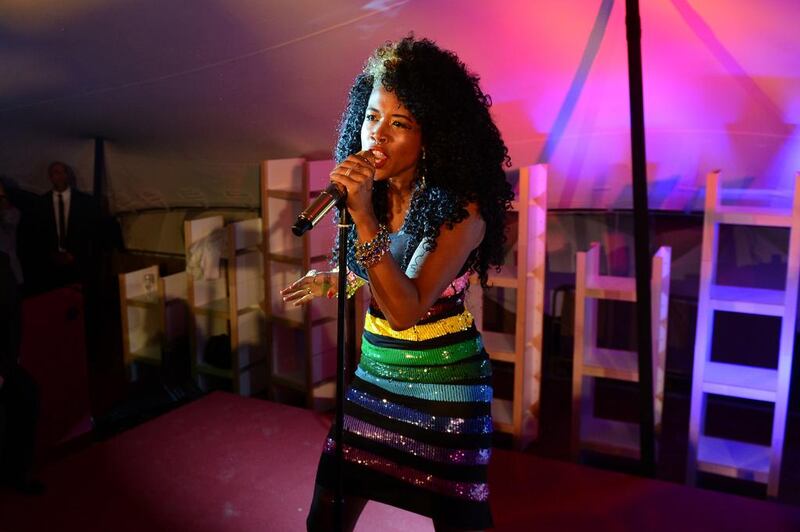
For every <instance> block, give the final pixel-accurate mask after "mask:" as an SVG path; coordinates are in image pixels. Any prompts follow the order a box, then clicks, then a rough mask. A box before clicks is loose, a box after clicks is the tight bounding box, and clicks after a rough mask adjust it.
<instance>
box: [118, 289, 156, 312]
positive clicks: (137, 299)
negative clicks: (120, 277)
mask: <svg viewBox="0 0 800 532" xmlns="http://www.w3.org/2000/svg"><path fill="white" fill-rule="evenodd" d="M125 302H126V303H127V304H128V306H129V307H138V308H158V307H160V306H161V300H160V299H159V297H158V292H152V293H150V294H141V295H138V296H134V297H128V298H125Z"/></svg>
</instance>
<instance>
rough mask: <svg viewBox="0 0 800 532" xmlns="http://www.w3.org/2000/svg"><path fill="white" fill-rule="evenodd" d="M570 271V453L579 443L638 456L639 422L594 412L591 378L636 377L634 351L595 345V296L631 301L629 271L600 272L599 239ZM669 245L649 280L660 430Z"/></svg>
mask: <svg viewBox="0 0 800 532" xmlns="http://www.w3.org/2000/svg"><path fill="white" fill-rule="evenodd" d="M576 262H577V266H576V273H575V340H574V346H573V367H572V443H571V450H572V454H573V456H577V455H578V453H579V452H580V449H581V448H587V449H591V450H593V451H598V452H602V453H608V454H615V455H620V456H626V457H630V458H637V459H638V458H639V455H640V452H639V425H638V424H637V423H628V422H625V421H619V420H612V419H605V418H599V417H595V416H594V415H593V404H594V390H595V379H597V378H603V379H616V380H621V381H628V382H639V360H638V355H637V353H636V352H635V351H624V350H618V349H607V348H601V347H598V346H597V307H598V304H597V302H598V300H601V299H606V300H614V301H627V302H631V303H633V302H636V280H635V279H634V278H633V277H617V276H608V275H600V244H598V243H596V242H594V243H592V245H591V246H590V248H589V251H588V252H579V253H578V254H577V257H576ZM670 262H671V250H670V248H668V247H663V246H662V247H661V248H659V250H658V251H657V252H656V254H655V256H654V257H653V262H652V277H651V282H650V289H651V297H652V336H653V344H652V346H653V349H652V357H653V397H652V400H653V408H654V414H655V423H656V432H660V426H661V414H662V411H663V403H664V370H665V367H666V352H667V321H668V309H669V284H670Z"/></svg>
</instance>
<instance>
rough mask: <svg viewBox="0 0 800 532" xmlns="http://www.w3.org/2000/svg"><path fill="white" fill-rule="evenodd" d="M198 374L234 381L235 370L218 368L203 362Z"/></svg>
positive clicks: (199, 363)
mask: <svg viewBox="0 0 800 532" xmlns="http://www.w3.org/2000/svg"><path fill="white" fill-rule="evenodd" d="M197 372H198V373H202V374H204V375H213V376H214V377H220V378H222V379H229V380H232V379H233V370H231V369H222V368H217V367H214V366H211V365H209V364H205V363H203V362H198V364H197Z"/></svg>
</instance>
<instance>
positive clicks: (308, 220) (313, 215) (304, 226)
mask: <svg viewBox="0 0 800 532" xmlns="http://www.w3.org/2000/svg"><path fill="white" fill-rule="evenodd" d="M346 197H347V189H344V188H343V189H339V185H337V184H336V183H331V184H330V185H328V187H327V188H326V189H325V190H323V191H322V192H320V194H319V196H317V197H316V198H315V199H314V201H312V202H311V205H309V206H308V207H306V209H305V210H304V211H303V212H301V213H300V214H299V215H298V216H297V221H296V222H295V223H294V225H293V226H292V233H294V234H295V236H303V234H304V233H305V232H306V231H308V230H310V229H312V228H313V227H314V226H316V225H317V223H318V222H319V221H320V220H321V219H322V217H323V216H325V214H327V213H328V211H329V210H331V209H332V208H333V207H334V206H335V205H338V204H339V202H341V201H344V199H345V198H346Z"/></svg>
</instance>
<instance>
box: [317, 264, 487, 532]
mask: <svg viewBox="0 0 800 532" xmlns="http://www.w3.org/2000/svg"><path fill="white" fill-rule="evenodd" d="M468 284H469V283H468V277H467V275H464V276H462V277H460V278H458V279H456V280H455V281H454V282H453V283H451V285H450V286H449V287H448V288H447V290H446V291H445V292H444V293H443V294H442V296H441V297H440V298H439V299H438V300H437V301H436V302H435V303H434V305H433V306H432V307H431V309H430V310H429V311H428V312H427V314H426V315H425V316H424V317H423V319H422V320H420V321H419V322H418V323H417V325H415V326H414V327H412V328H410V329H407V330H404V331H397V330H394V329H392V327H391V326H390V325H389V323H388V322H387V321H386V319H385V318H384V316H383V314H382V313H381V311H380V309H379V308H378V307H377V305H376V303H375V301H374V299H373V301H372V302H371V304H370V308H369V311H368V312H367V315H366V318H365V324H364V335H363V338H362V352H361V360H360V363H359V365H358V368H357V369H356V372H355V377H354V380H353V382H352V384H351V386H350V388H349V389H348V390H347V392H346V403H345V411H344V447H343V451H344V456H345V479H344V485H345V493H347V494H351V495H355V496H359V497H364V498H367V499H370V500H375V501H379V502H382V503H386V504H390V505H393V506H397V507H399V508H403V509H406V510H409V511H412V512H416V513H419V514H422V515H426V516H429V517H431V518H433V519H436V520H439V521H441V522H444V523H447V524H449V525H450V526H453V527H456V528H472V529H475V528H489V527H491V526H492V517H491V512H490V509H489V502H488V497H489V488H488V484H487V468H488V464H489V458H490V455H491V440H492V418H491V400H492V388H491V382H490V379H491V365H490V362H489V357H488V355H487V354H486V351H485V350H484V349H483V342H482V341H481V336H480V334H479V333H478V331H477V329H476V328H475V324H474V323H473V318H472V315H471V314H470V313H469V311H468V310H466V309H465V307H464V292H465V290H466V288H467V286H468ZM335 479H336V460H335V443H334V441H333V429H331V432H330V434H329V437H328V438H327V440H326V442H325V446H324V449H323V453H322V457H321V459H320V464H319V469H318V471H317V483H318V484H319V485H322V486H324V487H326V488H328V489H331V490H333V489H334V488H335Z"/></svg>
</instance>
